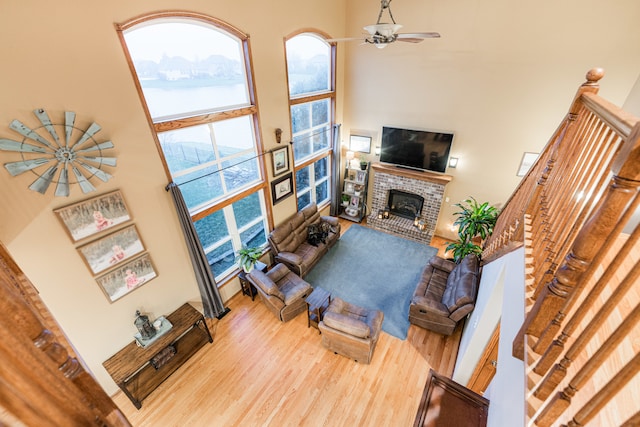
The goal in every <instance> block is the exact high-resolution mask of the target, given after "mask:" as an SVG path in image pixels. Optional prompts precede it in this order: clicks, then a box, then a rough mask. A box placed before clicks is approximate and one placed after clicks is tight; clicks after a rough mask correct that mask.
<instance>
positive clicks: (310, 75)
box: [286, 33, 335, 210]
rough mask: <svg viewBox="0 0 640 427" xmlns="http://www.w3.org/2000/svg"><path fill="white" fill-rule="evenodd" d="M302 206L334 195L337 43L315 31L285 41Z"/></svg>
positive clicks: (299, 200)
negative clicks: (334, 44)
mask: <svg viewBox="0 0 640 427" xmlns="http://www.w3.org/2000/svg"><path fill="white" fill-rule="evenodd" d="M286 52H287V75H288V78H289V106H290V110H291V130H292V135H293V158H294V167H295V176H296V194H297V197H298V210H300V209H302V208H304V207H305V206H307V205H309V204H310V203H312V202H315V203H317V204H319V205H320V204H322V203H327V202H329V200H330V197H331V186H330V177H331V176H330V175H331V163H330V162H331V159H332V157H331V141H332V124H333V120H334V116H335V106H334V104H335V103H334V100H335V77H334V76H335V46H332V45H330V44H329V43H327V42H326V41H325V40H324V38H323V37H322V36H320V35H318V34H314V33H301V34H298V35H296V36H293V37H291V38H289V39H288V40H287V41H286Z"/></svg>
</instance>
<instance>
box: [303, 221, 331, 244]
mask: <svg viewBox="0 0 640 427" xmlns="http://www.w3.org/2000/svg"><path fill="white" fill-rule="evenodd" d="M328 235H329V233H327V232H326V231H324V230H323V227H322V225H321V223H315V224H310V225H309V227H308V228H307V242H308V243H309V244H310V245H312V246H318V245H319V244H320V243H326V242H327V236H328Z"/></svg>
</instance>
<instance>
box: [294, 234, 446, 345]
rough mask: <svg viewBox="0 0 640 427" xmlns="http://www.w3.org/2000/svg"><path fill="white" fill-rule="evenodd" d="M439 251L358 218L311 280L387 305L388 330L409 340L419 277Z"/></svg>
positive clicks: (359, 301) (351, 298)
mask: <svg viewBox="0 0 640 427" xmlns="http://www.w3.org/2000/svg"><path fill="white" fill-rule="evenodd" d="M437 253H438V250H437V249H435V248H432V247H430V246H427V245H423V244H421V243H417V242H413V241H411V240H406V239H403V238H400V237H396V236H393V235H391V234H387V233H383V232H380V231H376V230H373V229H371V228H368V227H363V226H360V225H357V224H354V225H352V226H351V227H350V228H349V229H348V230H347V231H346V232H345V233H344V235H343V236H342V237H341V238H340V240H339V241H338V243H336V244H335V246H334V247H333V248H331V249H330V250H329V252H328V253H327V254H326V255H325V256H324V257H323V258H322V259H321V260H320V262H318V264H316V266H315V267H314V268H313V270H311V272H310V273H308V274H307V275H306V276H305V280H306V281H307V282H309V283H310V284H311V285H312V286H313V287H317V286H319V287H321V288H323V289H326V290H327V291H328V292H330V293H331V296H332V297H338V298H341V299H343V300H345V301H348V302H350V303H352V304H356V305H358V306H361V307H365V308H373V309H378V310H381V311H382V312H383V313H384V322H383V323H382V330H383V331H385V332H387V333H388V334H391V335H393V336H394V337H397V338H400V339H402V340H404V339H406V338H407V332H408V330H409V302H410V301H411V297H412V295H413V292H414V291H415V288H416V285H417V284H418V278H419V276H420V273H421V272H422V269H423V268H424V266H425V265H426V263H427V261H428V260H429V259H430V258H431V257H432V256H434V255H435V254H437Z"/></svg>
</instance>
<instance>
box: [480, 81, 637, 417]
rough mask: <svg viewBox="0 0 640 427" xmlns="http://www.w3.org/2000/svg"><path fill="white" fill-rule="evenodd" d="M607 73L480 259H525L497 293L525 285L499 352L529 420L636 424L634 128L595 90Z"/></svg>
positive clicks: (583, 89)
mask: <svg viewBox="0 0 640 427" xmlns="http://www.w3.org/2000/svg"><path fill="white" fill-rule="evenodd" d="M603 75H604V73H603V71H602V70H600V69H594V70H591V71H589V72H588V73H587V76H586V78H587V81H586V82H585V83H584V84H582V86H580V88H579V89H578V92H577V94H576V96H575V98H574V100H573V103H572V104H571V107H570V109H569V112H568V113H567V115H566V116H565V118H564V120H563V121H562V123H561V124H560V126H559V127H558V129H557V130H556V132H555V133H554V135H553V136H552V137H551V139H550V141H549V143H548V144H547V146H546V147H545V149H544V150H543V152H542V153H541V154H540V156H539V158H538V160H537V162H536V163H535V165H534V166H533V167H532V168H531V170H530V171H529V173H528V174H527V175H526V176H525V177H524V178H523V180H522V182H521V183H520V185H519V186H518V188H517V189H516V190H515V191H514V193H513V194H512V196H511V198H510V199H509V201H508V203H507V204H506V205H505V207H504V209H503V210H502V212H501V214H500V217H499V219H498V223H497V224H496V227H495V229H494V233H493V235H492V236H491V238H490V239H489V240H488V241H487V242H486V243H485V246H484V251H483V255H482V259H483V263H484V264H485V266H490V265H491V264H492V263H497V262H500V260H502V262H504V259H505V257H509V256H513V254H514V253H515V251H518V253H522V254H523V255H522V258H523V259H522V263H523V265H524V268H523V269H522V271H523V277H522V281H517V283H515V282H510V283H506V284H505V292H506V291H507V289H506V287H507V286H522V287H523V288H524V289H522V290H523V293H522V295H524V304H523V307H524V320H523V321H520V320H518V322H519V323H518V327H519V332H517V333H516V334H515V337H514V339H513V340H512V341H511V339H510V338H509V340H510V341H509V342H503V338H502V335H501V340H500V343H499V344H500V347H501V348H504V347H506V346H508V348H510V349H511V355H509V354H506V353H503V352H501V356H499V357H504V358H507V359H508V358H510V357H511V358H514V360H520V361H522V364H521V366H522V371H523V372H522V375H523V376H524V384H525V389H526V390H525V393H524V394H523V395H522V400H521V401H522V402H524V404H523V408H522V412H523V414H524V418H525V424H526V425H536V426H556V425H567V426H582V425H587V424H589V423H590V425H603V426H604V425H607V426H608V425H624V426H632V425H640V411H638V409H637V408H638V405H637V402H634V401H633V400H632V397H631V396H632V394H631V391H632V390H635V391H637V390H640V375H638V371H639V370H640V322H639V320H640V305H639V304H640V279H639V277H640V263H639V262H638V258H640V257H639V254H640V244H639V243H638V240H639V239H638V236H640V227H639V226H638V221H637V219H634V216H633V215H634V213H635V212H636V210H637V207H638V204H639V203H640V197H638V190H639V188H640V123H639V119H638V118H637V117H634V116H632V115H630V114H628V113H626V112H625V111H623V110H621V109H620V108H618V107H617V106H615V105H613V104H611V103H610V102H608V101H606V100H605V99H603V98H601V97H600V96H599V95H598V89H599V81H600V79H602V77H603ZM504 316H505V315H504V314H503V318H502V326H503V327H502V330H504V329H505V328H504V326H505V323H507V322H510V320H509V319H505V317H504ZM502 330H501V334H502ZM503 346H504V347H503ZM503 362H508V361H506V360H502V361H501V360H500V359H499V360H498V365H497V366H498V372H497V374H496V376H498V375H500V369H501V367H502V366H503V365H507V364H508V363H503ZM514 383H517V382H515V381H514ZM518 391H519V390H514V391H511V390H509V391H505V392H506V393H513V392H518ZM494 400H495V396H494V395H492V396H491V401H492V404H493V402H494ZM492 415H493V420H492ZM499 419H501V415H500V414H497V413H495V412H494V413H493V414H492V412H491V407H490V412H489V424H488V425H500V424H499V422H502V420H501V421H498V420H499ZM514 425H515V424H514Z"/></svg>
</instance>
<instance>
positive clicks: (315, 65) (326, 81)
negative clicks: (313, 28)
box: [286, 34, 331, 96]
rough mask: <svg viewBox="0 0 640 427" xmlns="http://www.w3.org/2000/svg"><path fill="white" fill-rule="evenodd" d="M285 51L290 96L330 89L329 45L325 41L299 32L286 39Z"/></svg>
mask: <svg viewBox="0 0 640 427" xmlns="http://www.w3.org/2000/svg"><path fill="white" fill-rule="evenodd" d="M286 51H287V70H288V73H289V94H290V95H291V96H295V95H299V94H303V93H310V92H319V91H329V90H330V89H331V84H330V83H331V82H330V78H331V74H330V64H331V58H330V52H331V47H330V46H329V44H328V43H327V42H325V41H323V40H322V39H320V38H319V37H317V36H314V35H310V34H301V35H298V36H295V37H293V38H291V39H289V40H287V45H286Z"/></svg>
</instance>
